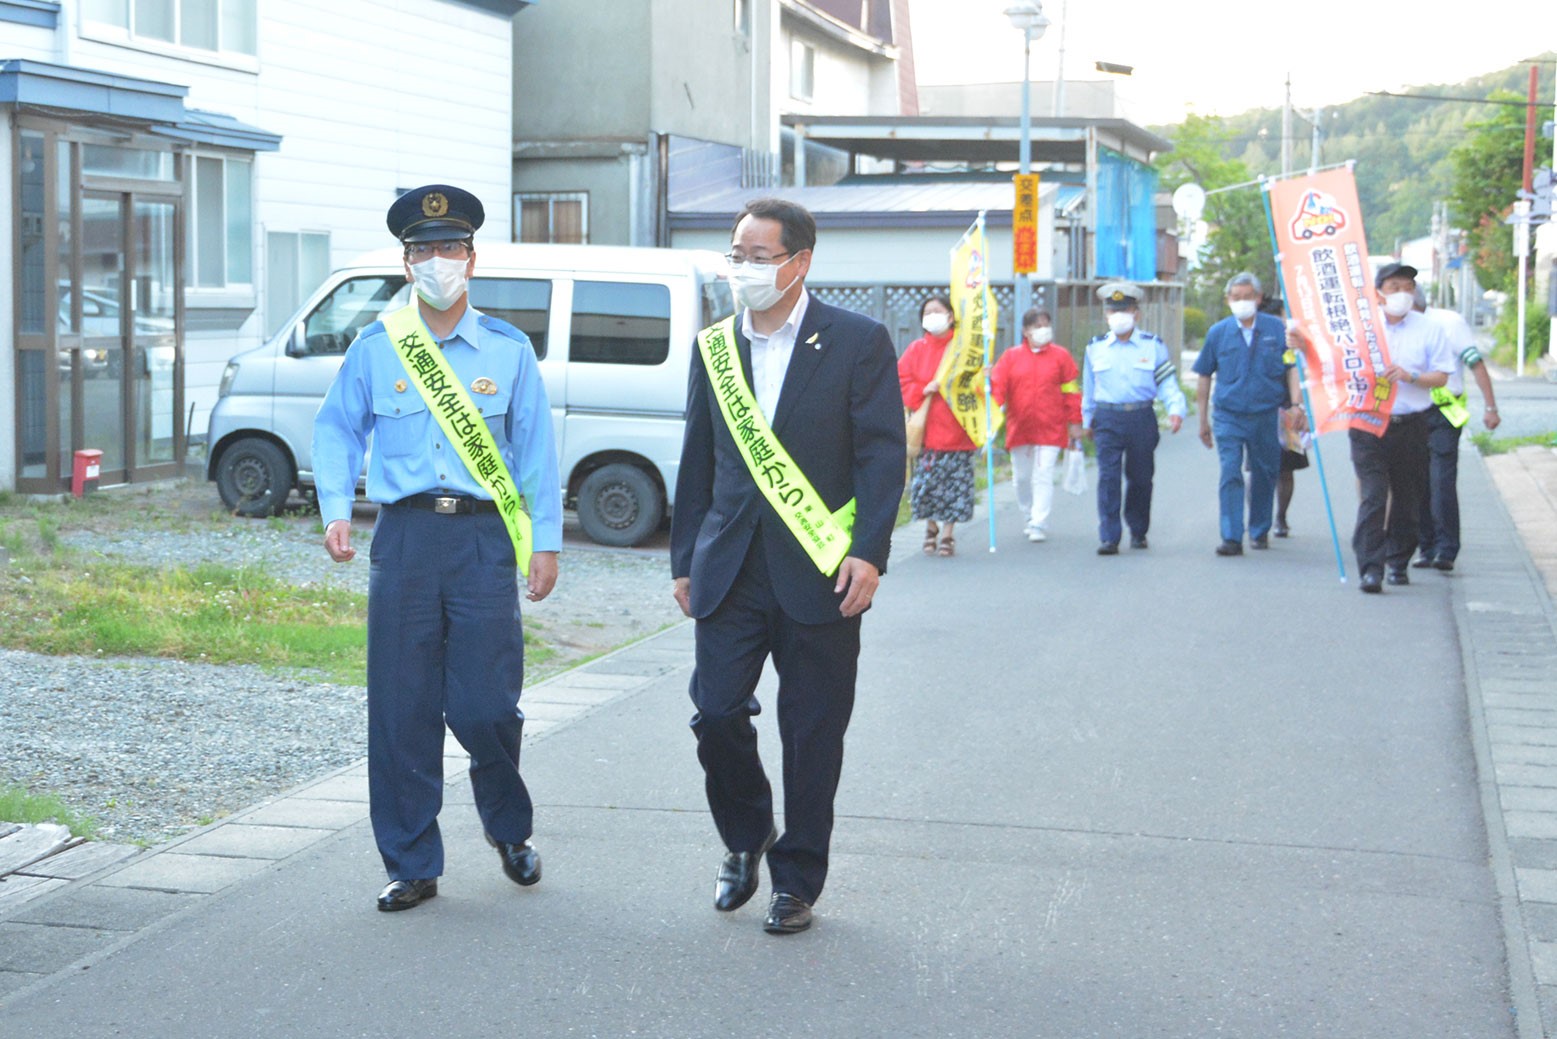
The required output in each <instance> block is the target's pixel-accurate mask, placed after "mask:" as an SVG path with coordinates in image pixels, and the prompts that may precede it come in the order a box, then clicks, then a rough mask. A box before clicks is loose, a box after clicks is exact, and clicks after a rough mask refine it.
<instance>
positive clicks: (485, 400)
mask: <svg viewBox="0 0 1557 1039" xmlns="http://www.w3.org/2000/svg"><path fill="white" fill-rule="evenodd" d="M471 399H472V401H473V402H474V403H475V405H476V407H477V408H478V409H479V410H480V412H481V417H482V418H484V419H486V420H487V428H488V429H490V430H491V431H492V438H493V439H494V440H496V441H497V446H498V447H506V446H508V431H507V425H508V405H509V403H510V402H511V401H512V400H513V394H512V393H511V392H510V391H508V390H499V391H498V392H497V393H494V394H472V395H471Z"/></svg>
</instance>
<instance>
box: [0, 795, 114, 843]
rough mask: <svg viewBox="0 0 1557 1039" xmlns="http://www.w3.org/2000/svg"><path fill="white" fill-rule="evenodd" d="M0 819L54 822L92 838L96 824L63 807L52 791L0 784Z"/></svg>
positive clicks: (19, 821)
mask: <svg viewBox="0 0 1557 1039" xmlns="http://www.w3.org/2000/svg"><path fill="white" fill-rule="evenodd" d="M0 820H4V821H5V822H8V823H24V824H27V825H33V824H36V823H58V824H59V825H61V826H64V827H66V828H68V829H69V830H70V832H71V833H73V834H75V835H76V836H77V837H92V836H94V835H95V833H96V831H97V824H96V823H94V822H93V821H92V820H91V819H89V818H87V817H85V816H81V815H77V814H76V813H74V812H72V811H71V810H70V809H68V808H66V807H65V802H63V801H61V800H60V799H59V798H57V797H55V796H54V795H53V794H30V793H28V792H27V790H26V788H24V787H20V786H15V785H6V786H0Z"/></svg>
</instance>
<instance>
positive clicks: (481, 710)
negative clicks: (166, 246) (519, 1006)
mask: <svg viewBox="0 0 1557 1039" xmlns="http://www.w3.org/2000/svg"><path fill="white" fill-rule="evenodd" d="M483 219H484V213H483V210H482V206H481V202H480V200H479V199H477V198H476V197H475V196H474V195H472V194H471V193H470V192H468V191H462V190H460V189H459V188H456V187H450V186H448V185H445V184H430V185H427V186H425V187H421V188H416V189H415V190H413V191H409V192H407V193H406V194H404V195H402V196H401V197H400V198H399V199H397V200H396V201H395V203H394V205H392V206H391V207H390V208H389V214H388V220H387V222H388V224H389V231H390V233H391V234H393V235H394V236H395V237H396V238H397V239H399V240H400V241H401V242H402V243H403V245H404V247H405V254H404V262H405V270H406V277H407V278H408V279H409V280H410V281H411V283H412V285H413V287H414V290H415V299H416V302H415V309H414V311H413V310H412V309H411V307H410V306H409V305H408V306H407V307H406V308H405V309H404V310H400V309H396V310H393V311H386V312H385V313H384V314H383V315H382V316H381V318H380V320H379V321H375V322H374V323H373V324H371V325H369V326H367V327H366V328H364V329H363V330H362V332H361V333H360V334H359V335H358V336H357V338H356V340H355V341H354V342H353V343H352V345H351V347H350V349H348V350H347V351H346V357H345V360H344V361H343V363H342V364H341V369H340V372H339V374H338V375H337V376H336V379H335V382H334V383H333V384H332V385H331V387H330V391H329V393H328V394H327V395H326V396H325V399H324V403H323V405H321V406H320V409H319V415H318V418H317V419H316V421H315V425H314V440H313V461H314V470H315V474H314V475H315V479H316V482H317V484H318V489H319V511H320V514H321V516H322V518H323V521H324V525H325V536H324V543H325V549H326V551H328V552H329V554H330V558H331V559H334V560H335V561H336V562H340V563H344V562H347V561H348V560H350V559H351V558H352V557H353V556H355V555H356V550H355V549H354V548H352V547H351V509H352V501H353V498H354V494H355V490H356V484H357V476H358V474H359V473H361V472H362V463H363V455H364V451H365V450H366V447H367V443H368V437H369V435H372V437H373V452H372V456H371V459H370V461H369V464H368V474H367V496H368V498H369V499H371V500H372V501H375V502H380V503H382V506H383V507H382V508H381V509H380V510H379V514H378V523H377V525H376V526H375V528H374V532H373V544H372V556H373V571H372V575H371V577H370V579H369V585H368V675H367V678H368V795H369V803H370V815H371V818H372V821H373V835H374V838H375V840H376V841H377V843H378V849H379V854H380V855H381V856H382V857H383V860H384V867H385V869H386V870H387V871H388V873H389V879H390V883H389V885H388V886H387V887H385V888H384V889H383V891H382V892H380V894H379V896H378V908H379V909H380V910H383V911H385V912H393V911H397V910H402V909H410V908H412V907H414V906H417V905H419V904H421V903H422V902H423V901H425V900H427V899H429V898H432V897H433V896H435V895H437V893H438V877H439V876H440V875H441V874H442V873H443V841H442V838H441V836H440V834H439V830H438V812H439V809H440V808H441V807H442V804H443V735H444V725H445V723H447V724H448V727H449V729H450V730H452V731H453V733H454V735H455V737H456V738H457V739H458V740H459V741H460V745H461V746H463V747H464V748H465V750H466V751H467V752H469V754H470V783H471V790H472V792H473V793H474V795H475V802H476V811H477V813H478V814H479V815H480V817H481V824H482V828H483V829H484V830H485V832H486V837H487V840H488V842H490V843H491V844H492V845H493V846H494V847H496V848H497V850H498V855H499V857H500V858H501V861H502V868H503V871H504V872H505V873H506V874H507V875H508V877H509V878H510V879H511V880H513V881H514V882H515V883H516V884H521V885H530V884H534V883H535V882H536V881H538V880H540V878H541V861H540V856H539V855H537V854H536V851H535V848H534V847H533V846H532V845H531V844H530V833H531V825H532V814H533V812H532V806H531V803H530V794H529V791H528V790H527V789H526V788H525V785H524V780H523V779H521V778H520V776H519V740H520V733H521V731H522V729H523V726H524V715H523V714H522V713H521V712H520V711H519V706H518V705H519V692H520V689H521V687H522V686H523V684H524V638H523V635H522V632H521V630H520V618H519V590H518V577H517V573H518V571H519V558H520V556H521V555H522V553H520V552H519V550H518V549H517V547H516V546H517V545H519V544H525V541H524V536H523V535H522V533H520V532H522V530H523V524H522V523H519V524H518V529H517V531H516V532H513V533H511V531H510V528H509V526H508V525H507V523H506V522H505V516H504V514H503V513H502V512H501V511H500V509H499V505H498V503H497V501H495V500H494V498H495V497H506V498H507V499H508V500H516V496H515V495H514V492H515V491H517V492H520V493H522V494H523V502H524V505H525V507H526V509H527V511H528V515H529V525H530V528H531V529H530V532H529V538H530V541H529V543H528V546H533V550H534V553H533V556H531V557H530V559H529V575H528V583H527V588H526V591H527V596H526V597H527V598H528V599H529V600H530V601H531V602H539V601H540V600H542V599H544V598H545V597H546V596H547V594H548V593H550V591H551V589H552V586H553V585H554V584H555V583H556V580H557V551H558V549H559V548H561V545H562V500H561V488H560V479H559V477H558V474H557V453H556V449H555V447H554V446H553V441H552V429H551V407H550V405H549V404H548V402H547V399H546V389H545V387H544V386H543V385H542V383H541V376H540V370H539V368H538V367H537V365H536V361H535V351H534V349H533V348H532V347H531V345H530V341H529V339H528V338H526V336H525V334H524V333H523V332H521V331H519V330H518V329H516V328H514V327H513V326H512V325H509V324H507V323H506V322H503V321H500V320H498V319H496V318H493V317H489V316H487V315H486V314H482V313H481V312H479V311H478V310H476V309H475V308H474V307H472V306H471V305H470V301H469V298H468V295H467V287H468V284H469V280H470V277H471V275H472V274H473V273H474V271H475V267H476V250H475V243H474V235H475V232H476V230H477V229H478V228H479V227H480V226H481V223H482V220H483ZM386 325H387V326H389V328H387V329H386ZM410 333H416V334H418V335H420V336H421V337H423V341H425V342H427V344H428V345H429V346H430V345H431V344H432V343H433V342H436V345H437V350H438V351H439V353H438V355H437V356H438V357H441V359H442V361H443V362H446V364H447V368H448V370H449V371H450V372H452V376H453V381H455V382H456V383H457V389H460V390H463V392H464V395H465V396H464V403H465V405H466V417H467V419H469V420H472V421H471V422H468V423H467V426H468V428H470V429H472V430H473V432H472V433H471V434H465V433H462V434H461V437H462V438H463V439H461V440H458V441H454V440H452V438H450V437H449V436H448V435H446V433H445V431H444V429H443V427H442V425H441V424H440V422H439V420H438V418H437V417H435V414H434V413H433V412H432V411H430V410H429V408H428V404H427V399H426V397H424V382H427V384H428V385H429V386H430V387H431V388H429V389H428V390H427V391H426V392H427V394H428V395H429V396H430V395H431V394H432V393H433V392H434V391H436V392H437V393H438V397H437V399H438V400H439V401H441V402H443V401H447V400H449V399H450V398H451V397H452V396H453V395H451V394H450V393H449V392H448V386H447V383H446V382H445V383H444V384H443V388H442V389H438V388H437V387H438V384H437V383H436V382H433V381H432V380H431V378H430V377H428V376H426V374H425V373H426V372H427V371H429V370H432V368H431V366H430V365H428V366H421V367H418V366H417V365H415V364H411V363H408V361H407V360H406V359H405V355H403V354H402V353H401V352H400V349H399V347H397V343H401V342H405V341H409V339H410ZM424 356H425V357H432V356H433V355H432V353H431V351H428V352H427V353H426V354H424ZM413 368H417V371H413ZM418 372H422V373H423V379H422V380H419V379H418ZM443 411H444V409H443V408H440V412H443ZM478 415H479V416H480V418H477V417H476V416H478ZM481 419H484V420H485V426H486V432H487V433H489V434H490V440H487V441H486V443H487V444H489V445H490V446H491V452H492V453H493V454H496V455H497V456H499V457H500V460H501V466H496V465H494V464H493V463H492V460H491V457H490V455H489V454H487V453H486V451H485V450H484V449H483V448H482V447H481V446H480V442H479V441H480V439H481V433H482V431H481V430H480V428H479V423H480V421H481ZM473 444H475V445H477V446H475V447H473V446H472V445H473ZM478 456H479V458H480V459H482V460H481V461H480V462H478V461H477V459H478ZM505 478H506V480H507V481H508V482H507V483H503V482H502V481H503V480H504V479H505ZM494 491H496V492H497V493H496V494H494V493H493V492H494ZM528 546H527V547H528Z"/></svg>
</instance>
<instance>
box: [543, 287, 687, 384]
mask: <svg viewBox="0 0 1557 1039" xmlns="http://www.w3.org/2000/svg"><path fill="white" fill-rule="evenodd" d="M669 356H670V289H669V288H668V287H667V286H665V285H641V284H630V283H623V282H608V281H579V282H575V283H574V285H573V332H572V335H571V337H570V338H569V341H568V360H569V361H583V362H587V363H594V364H662V363H664V361H665V359H666V358H668V357H669Z"/></svg>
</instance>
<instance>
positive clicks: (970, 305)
mask: <svg viewBox="0 0 1557 1039" xmlns="http://www.w3.org/2000/svg"><path fill="white" fill-rule="evenodd" d="M988 244H989V243H988V241H987V240H986V239H985V237H984V228H983V226H982V225H980V224H974V225H973V226H972V227H970V228H968V230H967V232H966V233H965V234H964V235H963V236H962V239H961V240H960V241H958V243H957V246H956V248H954V249H953V250H952V253H951V293H950V295H951V301H952V314H953V316H954V317H956V319H957V334H956V336H955V338H954V339H953V340H952V344H953V346H954V349H952V350H949V351H947V356H946V360H945V361H943V362H942V365H941V367H942V371H941V372H940V383H941V386H942V387H943V389H942V393H943V394H944V395H945V397H946V403H947V404H948V405H950V407H951V410H952V414H953V415H955V416H956V417H957V421H958V423H960V424H961V425H962V428H963V430H964V431H965V432H966V433H967V434H968V439H970V440H972V441H973V443H974V445H975V446H977V447H983V446H984V444H985V443H986V442H987V441H988V440H989V438H990V437H992V436H993V435H994V434H995V433H996V432H997V431H998V430H999V429H1000V421H1001V417H1002V416H1001V413H1000V411H999V410H998V409H992V408H986V407H985V406H984V391H985V388H984V382H985V380H984V366H985V365H986V364H990V363H992V362H993V357H992V356H991V355H992V354H993V353H994V348H995V293H994V291H993V290H991V289H990V287H989V266H988V263H987V260H988V256H989V250H988Z"/></svg>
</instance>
